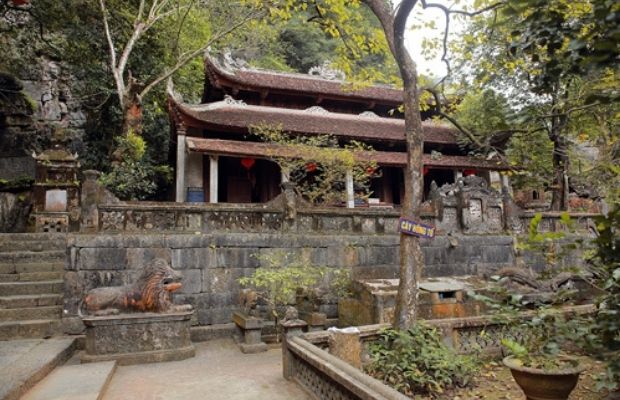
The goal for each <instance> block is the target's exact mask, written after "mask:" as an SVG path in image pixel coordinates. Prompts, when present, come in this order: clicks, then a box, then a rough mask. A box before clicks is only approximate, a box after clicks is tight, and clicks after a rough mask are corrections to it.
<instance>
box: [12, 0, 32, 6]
mask: <svg viewBox="0 0 620 400" xmlns="http://www.w3.org/2000/svg"><path fill="white" fill-rule="evenodd" d="M11 3H13V5H14V6H23V5H26V4H28V3H30V0H11Z"/></svg>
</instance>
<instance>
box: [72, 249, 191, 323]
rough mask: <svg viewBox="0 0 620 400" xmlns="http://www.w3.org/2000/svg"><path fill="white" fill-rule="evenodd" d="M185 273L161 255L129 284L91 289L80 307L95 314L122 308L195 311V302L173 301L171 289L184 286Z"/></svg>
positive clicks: (146, 310)
mask: <svg viewBox="0 0 620 400" xmlns="http://www.w3.org/2000/svg"><path fill="white" fill-rule="evenodd" d="M181 279H182V275H181V274H180V273H179V272H178V271H175V270H174V269H172V267H171V266H170V264H168V262H166V261H165V260H163V259H161V258H158V259H155V260H153V261H151V262H150V263H148V264H147V265H145V266H144V268H143V270H142V273H141V274H140V277H139V278H138V279H137V280H136V282H135V283H133V284H131V285H126V286H113V287H102V288H96V289H92V290H90V291H89V292H88V293H87V294H86V296H85V297H84V299H83V301H82V304H81V306H80V311H86V312H88V313H89V314H94V315H111V314H118V313H119V312H121V311H123V312H156V313H162V312H175V311H191V309H192V306H191V305H189V304H186V305H174V304H172V299H171V293H172V292H174V291H176V290H178V289H179V288H181V286H182V284H181Z"/></svg>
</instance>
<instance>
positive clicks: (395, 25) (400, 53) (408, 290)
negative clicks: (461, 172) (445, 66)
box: [365, 0, 424, 330]
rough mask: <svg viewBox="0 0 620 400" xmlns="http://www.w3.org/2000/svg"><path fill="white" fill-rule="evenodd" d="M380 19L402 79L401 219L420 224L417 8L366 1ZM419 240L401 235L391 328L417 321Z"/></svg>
mask: <svg viewBox="0 0 620 400" xmlns="http://www.w3.org/2000/svg"><path fill="white" fill-rule="evenodd" d="M365 3H366V4H367V5H368V6H369V7H370V9H371V10H372V11H373V13H374V14H375V15H376V16H377V18H378V19H379V22H380V23H381V27H382V28H383V31H384V32H385V36H386V39H387V42H388V44H389V46H390V50H391V52H392V54H393V55H394V58H395V59H396V63H397V64H398V68H399V70H400V75H401V77H402V79H403V94H404V96H403V100H404V106H405V135H406V140H407V167H406V168H405V173H404V176H405V198H404V203H403V211H402V215H403V216H404V217H407V218H412V219H414V220H419V217H420V210H419V206H420V204H421V203H422V195H423V180H422V117H421V115H420V99H419V96H418V88H417V82H418V76H417V71H416V66H415V63H414V62H413V60H412V59H411V56H410V55H409V52H408V51H407V49H406V48H405V29H406V23H407V18H408V17H409V14H410V13H411V11H412V9H413V7H414V6H415V4H416V1H415V0H403V1H402V2H401V3H400V5H399V7H398V9H397V10H396V12H395V14H394V12H393V10H392V8H391V7H390V4H391V3H390V2H386V1H385V0H365ZM423 260H424V257H423V254H422V248H421V247H420V239H419V238H417V237H415V236H408V235H403V234H401V237H400V271H399V278H400V283H399V286H398V295H397V298H396V311H395V314H394V327H395V328H397V329H403V330H404V329H408V328H410V327H411V326H412V325H413V324H414V323H415V321H416V318H417V311H418V310H417V302H418V282H419V280H420V276H421V274H422V268H423V267H424V262H423Z"/></svg>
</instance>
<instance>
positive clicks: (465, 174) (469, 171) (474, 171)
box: [463, 169, 478, 176]
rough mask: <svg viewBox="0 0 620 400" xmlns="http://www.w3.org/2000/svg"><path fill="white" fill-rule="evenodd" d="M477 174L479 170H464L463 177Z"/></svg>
mask: <svg viewBox="0 0 620 400" xmlns="http://www.w3.org/2000/svg"><path fill="white" fill-rule="evenodd" d="M476 172H478V170H475V169H465V170H463V176H469V175H476Z"/></svg>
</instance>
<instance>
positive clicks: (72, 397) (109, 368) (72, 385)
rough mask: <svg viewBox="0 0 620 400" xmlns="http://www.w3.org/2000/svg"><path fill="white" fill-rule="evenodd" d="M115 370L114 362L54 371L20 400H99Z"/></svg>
mask: <svg viewBox="0 0 620 400" xmlns="http://www.w3.org/2000/svg"><path fill="white" fill-rule="evenodd" d="M115 369H116V362H115V361H107V362H100V363H92V364H84V365H65V366H62V367H60V368H57V369H55V370H54V371H53V372H52V373H51V374H49V375H48V376H47V377H46V378H45V379H43V380H42V381H41V382H39V384H37V385H36V386H35V387H33V388H32V389H31V390H30V391H29V392H28V393H26V394H25V395H24V396H23V397H22V398H21V400H99V399H101V398H102V396H103V394H104V392H105V389H106V387H107V385H108V383H109V382H110V379H111V378H112V375H113V374H114V370H115Z"/></svg>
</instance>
